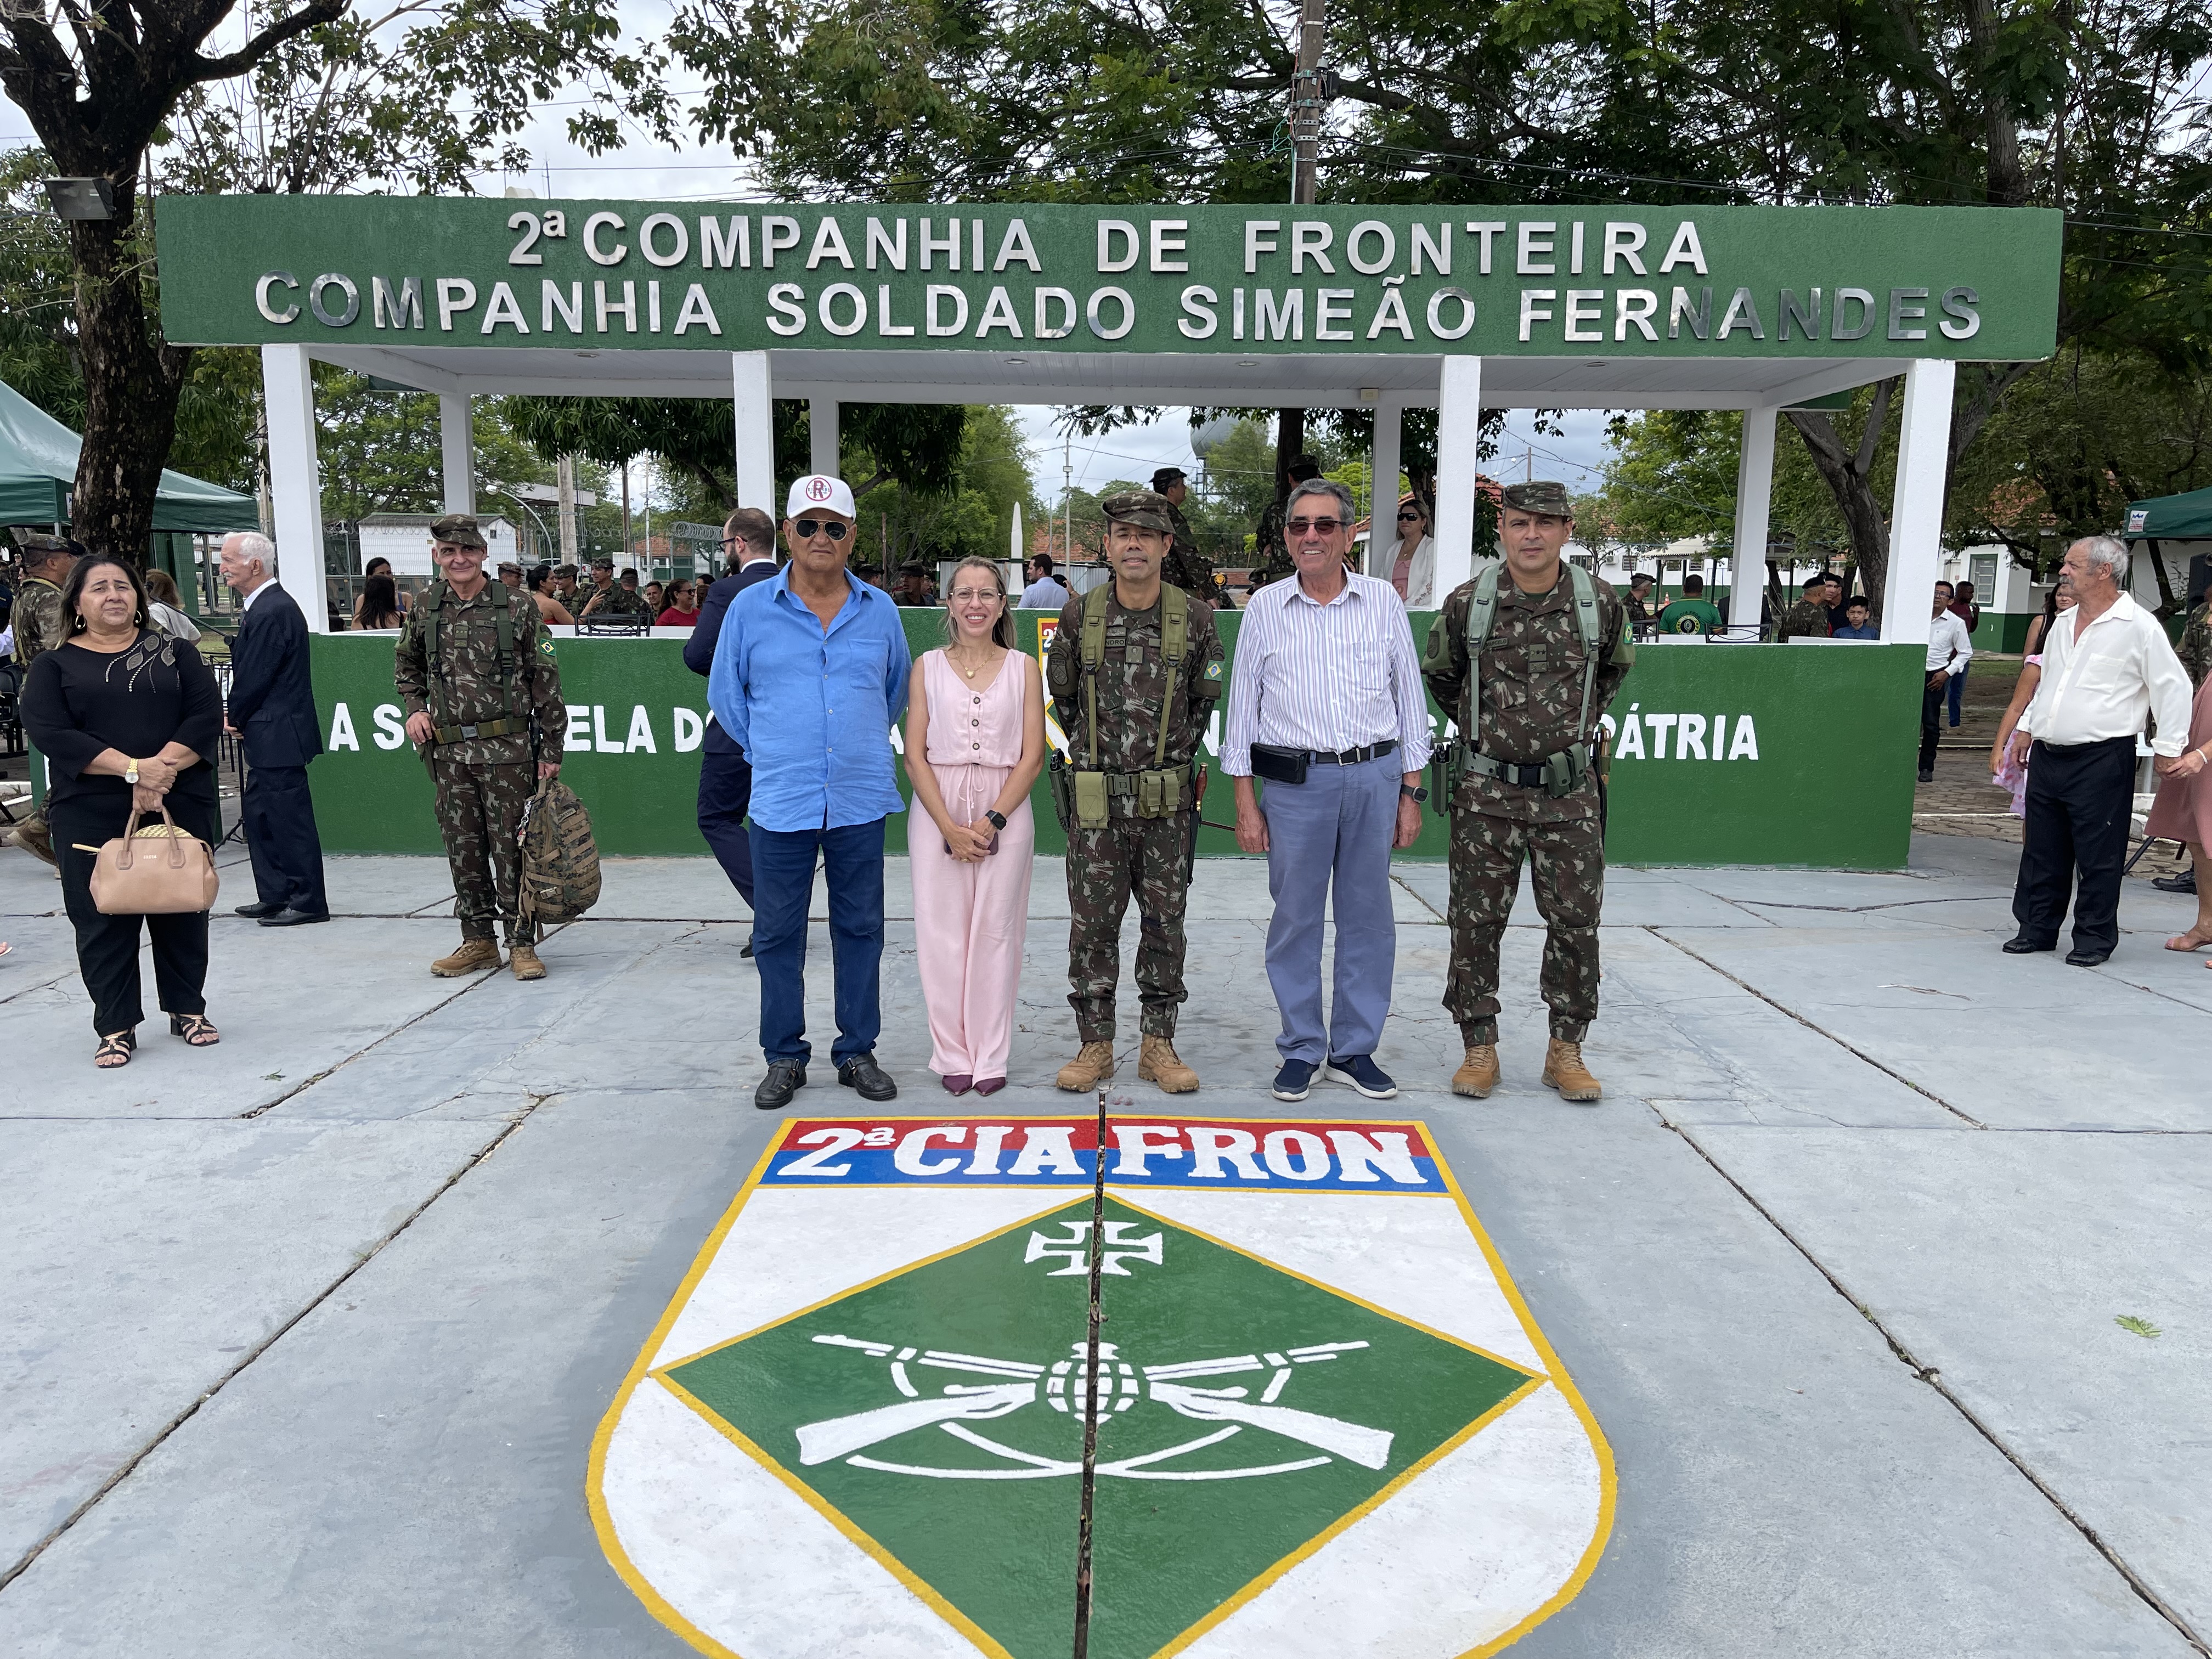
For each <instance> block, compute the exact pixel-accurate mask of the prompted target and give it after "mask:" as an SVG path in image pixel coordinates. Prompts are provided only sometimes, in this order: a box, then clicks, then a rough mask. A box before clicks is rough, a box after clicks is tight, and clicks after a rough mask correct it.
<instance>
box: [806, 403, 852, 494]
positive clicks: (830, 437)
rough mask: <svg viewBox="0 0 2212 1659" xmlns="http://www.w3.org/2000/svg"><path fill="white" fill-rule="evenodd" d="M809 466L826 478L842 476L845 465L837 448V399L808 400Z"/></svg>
mask: <svg viewBox="0 0 2212 1659" xmlns="http://www.w3.org/2000/svg"><path fill="white" fill-rule="evenodd" d="M806 430H807V435H808V436H807V449H808V455H807V462H806V464H807V465H809V466H810V467H811V468H813V469H814V471H817V472H819V473H820V474H822V476H823V477H826V478H835V477H842V474H841V473H840V472H839V471H838V470H837V469H838V468H839V467H841V466H842V465H844V463H843V462H842V460H841V459H839V454H840V452H839V450H838V447H837V400H836V398H808V399H807V400H806Z"/></svg>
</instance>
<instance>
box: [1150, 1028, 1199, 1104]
mask: <svg viewBox="0 0 2212 1659" xmlns="http://www.w3.org/2000/svg"><path fill="white" fill-rule="evenodd" d="M1137 1075H1138V1076H1139V1077H1140V1078H1142V1079H1144V1080H1145V1081H1146V1082H1147V1083H1157V1084H1158V1085H1160V1087H1161V1089H1162V1090H1164V1091H1165V1092H1167V1093H1169V1094H1171V1095H1187V1094H1188V1093H1190V1092H1191V1091H1193V1090H1194V1089H1195V1088H1197V1087H1198V1073H1195V1072H1194V1071H1192V1070H1191V1069H1190V1067H1189V1066H1186V1065H1184V1064H1183V1063H1182V1056H1180V1055H1179V1054H1176V1051H1175V1039H1174V1038H1173V1037H1164V1036H1148V1037H1146V1039H1145V1046H1144V1048H1142V1049H1140V1050H1139V1052H1138V1054H1137Z"/></svg>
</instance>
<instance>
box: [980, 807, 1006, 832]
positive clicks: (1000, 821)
mask: <svg viewBox="0 0 2212 1659" xmlns="http://www.w3.org/2000/svg"><path fill="white" fill-rule="evenodd" d="M983 816H984V817H987V818H988V819H990V820H991V827H992V828H993V829H1005V828H1006V814H1005V813H1004V812H1001V811H998V810H997V809H995V808H993V807H986V808H985V809H984V811H983Z"/></svg>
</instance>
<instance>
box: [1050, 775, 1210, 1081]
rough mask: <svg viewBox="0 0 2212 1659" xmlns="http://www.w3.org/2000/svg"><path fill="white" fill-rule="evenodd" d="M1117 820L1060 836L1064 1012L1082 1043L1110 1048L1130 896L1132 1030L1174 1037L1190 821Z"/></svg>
mask: <svg viewBox="0 0 2212 1659" xmlns="http://www.w3.org/2000/svg"><path fill="white" fill-rule="evenodd" d="M1192 816H1193V815H1192V814H1191V813H1188V812H1179V813H1177V814H1176V816H1175V817H1171V818H1138V817H1127V818H1125V817H1116V818H1114V819H1113V820H1111V821H1110V822H1109V823H1108V824H1107V826H1106V828H1104V829H1070V830H1069V831H1068V832H1067V912H1068V917H1069V921H1068V924H1067V978H1068V983H1069V984H1070V985H1072V986H1073V987H1074V988H1073V990H1072V991H1070V992H1069V993H1068V997H1067V1002H1068V1006H1070V1007H1072V1008H1073V1009H1074V1010H1075V1029H1076V1031H1077V1033H1078V1035H1079V1036H1080V1038H1081V1039H1082V1041H1084V1042H1112V1041H1113V1040H1114V991H1115V987H1116V986H1117V985H1118V984H1119V983H1120V982H1121V918H1122V917H1123V916H1125V915H1127V914H1128V909H1129V897H1130V895H1131V894H1134V895H1135V896H1136V900H1137V914H1138V915H1139V917H1141V918H1142V921H1143V926H1142V932H1141V935H1140V937H1139V939H1138V941H1137V996H1138V1000H1139V1002H1140V1003H1142V1005H1143V1012H1142V1014H1141V1016H1140V1017H1139V1022H1138V1023H1139V1029H1140V1030H1142V1031H1143V1032H1144V1034H1145V1035H1146V1036H1165V1037H1171V1036H1174V1035H1175V1029H1176V1009H1177V1008H1178V1007H1179V1006H1181V1005H1182V1002H1183V1001H1184V1000H1186V999H1187V998H1188V996H1189V995H1190V993H1189V991H1188V989H1187V988H1185V987H1184V985H1183V981H1182V956H1183V932H1182V911H1183V902H1184V900H1185V898H1186V897H1187V896H1188V894H1189V891H1190V884H1189V882H1188V880H1186V879H1185V878H1184V876H1183V868H1184V866H1183V859H1184V855H1185V854H1186V852H1187V850H1188V848H1189V845H1190V833H1191V818H1192Z"/></svg>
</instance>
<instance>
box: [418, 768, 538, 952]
mask: <svg viewBox="0 0 2212 1659" xmlns="http://www.w3.org/2000/svg"><path fill="white" fill-rule="evenodd" d="M430 781H431V782H433V783H434V784H435V785H436V786H437V790H438V833H439V834H440V835H441V836H444V837H445V842H446V861H447V863H448V864H450V865H451V866H453V900H454V906H453V908H454V912H455V914H456V915H459V917H460V919H461V937H462V938H463V939H490V938H491V937H493V934H494V932H495V924H496V923H499V922H501V921H503V922H504V923H505V924H506V927H507V943H508V944H510V945H535V944H537V943H538V924H537V923H536V922H535V921H521V920H520V918H519V917H518V916H517V915H516V905H517V901H518V899H519V898H520V893H521V886H522V849H521V848H520V846H519V845H518V844H517V842H516V840H515V836H516V832H517V831H518V830H519V829H520V827H521V823H522V809H523V806H524V805H525V804H526V802H527V801H528V800H529V799H530V798H531V796H532V795H533V794H534V793H537V789H538V769H537V767H536V766H534V765H532V764H531V763H527V762H526V763H522V764H520V765H517V764H515V763H513V762H511V761H501V762H471V761H464V760H457V759H454V758H453V757H451V756H449V755H447V754H444V753H441V752H440V751H438V750H433V751H432V752H431V756H430Z"/></svg>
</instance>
